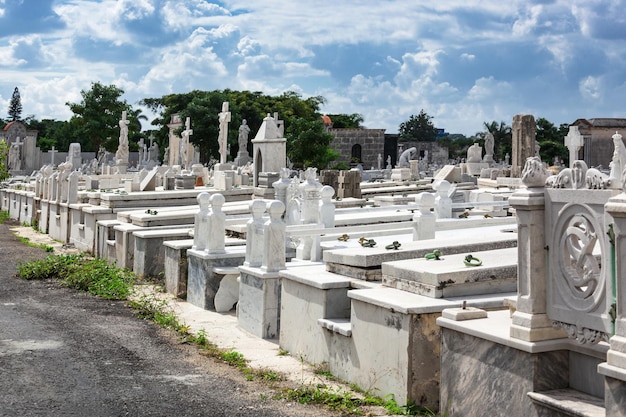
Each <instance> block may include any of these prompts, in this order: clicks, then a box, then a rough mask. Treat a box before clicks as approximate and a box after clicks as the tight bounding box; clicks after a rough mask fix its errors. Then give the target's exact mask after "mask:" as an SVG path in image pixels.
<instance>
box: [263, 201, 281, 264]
mask: <svg viewBox="0 0 626 417" xmlns="http://www.w3.org/2000/svg"><path fill="white" fill-rule="evenodd" d="M267 211H268V213H269V216H270V219H269V220H268V221H267V222H265V225H264V226H263V240H264V245H263V264H262V266H261V269H262V270H263V271H265V272H278V271H280V270H282V269H285V239H286V232H285V231H286V228H285V222H283V220H282V214H283V212H284V211H285V205H284V204H283V203H282V202H280V201H277V200H274V201H272V202H271V203H269V205H268V207H267Z"/></svg>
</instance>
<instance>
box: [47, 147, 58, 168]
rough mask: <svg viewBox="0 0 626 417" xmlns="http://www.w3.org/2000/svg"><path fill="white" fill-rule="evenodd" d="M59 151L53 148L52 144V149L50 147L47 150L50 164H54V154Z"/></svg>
mask: <svg viewBox="0 0 626 417" xmlns="http://www.w3.org/2000/svg"><path fill="white" fill-rule="evenodd" d="M58 152H59V151H57V150H56V149H54V146H53V147H52V149H50V150H49V151H48V153H49V154H50V165H52V166H54V154H55V153H58Z"/></svg>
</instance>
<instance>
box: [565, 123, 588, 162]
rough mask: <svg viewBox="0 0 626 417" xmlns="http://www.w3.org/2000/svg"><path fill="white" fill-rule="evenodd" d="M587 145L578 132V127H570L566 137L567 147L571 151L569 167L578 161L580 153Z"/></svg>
mask: <svg viewBox="0 0 626 417" xmlns="http://www.w3.org/2000/svg"><path fill="white" fill-rule="evenodd" d="M584 144H585V142H584V140H583V135H581V134H580V132H579V131H578V126H570V127H569V132H567V136H565V146H567V149H569V167H570V168H571V167H572V164H573V163H574V161H575V160H577V159H578V151H580V148H582V147H583V145H584Z"/></svg>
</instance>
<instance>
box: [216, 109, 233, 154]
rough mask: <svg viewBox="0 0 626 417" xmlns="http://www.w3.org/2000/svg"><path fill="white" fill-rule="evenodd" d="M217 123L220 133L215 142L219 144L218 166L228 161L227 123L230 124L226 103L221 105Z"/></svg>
mask: <svg viewBox="0 0 626 417" xmlns="http://www.w3.org/2000/svg"><path fill="white" fill-rule="evenodd" d="M219 122H220V133H219V136H218V138H217V140H218V144H219V154H220V164H225V163H226V161H227V160H228V153H227V152H228V123H230V112H229V111H228V101H225V102H223V103H222V111H221V113H220V114H219Z"/></svg>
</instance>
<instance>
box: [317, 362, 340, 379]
mask: <svg viewBox="0 0 626 417" xmlns="http://www.w3.org/2000/svg"><path fill="white" fill-rule="evenodd" d="M313 373H314V374H315V375H320V376H323V377H325V378H326V379H329V380H331V381H336V380H337V377H335V375H333V374H332V372H330V367H329V366H328V363H327V362H322V363H320V364H317V365H315V367H314V368H313Z"/></svg>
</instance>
